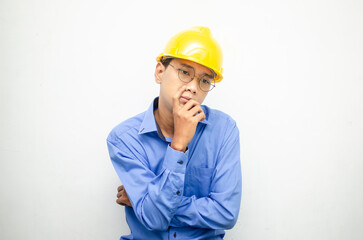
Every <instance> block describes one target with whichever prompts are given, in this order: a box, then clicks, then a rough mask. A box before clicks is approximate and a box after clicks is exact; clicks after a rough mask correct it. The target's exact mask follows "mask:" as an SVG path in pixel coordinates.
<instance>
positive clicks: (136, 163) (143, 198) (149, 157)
mask: <svg viewBox="0 0 363 240" xmlns="http://www.w3.org/2000/svg"><path fill="white" fill-rule="evenodd" d="M157 103H158V98H156V99H155V100H154V103H152V104H151V105H150V107H149V109H148V110H147V111H146V112H143V113H141V114H139V115H137V116H135V117H132V118H130V119H128V120H126V121H124V122H122V123H121V124H119V125H118V126H116V127H115V128H114V129H113V130H112V131H111V133H110V134H109V136H108V138H107V144H108V150H109V154H110V157H111V160H112V164H113V166H114V168H115V170H116V172H117V174H118V176H119V178H120V180H121V182H122V184H123V185H124V187H125V190H126V192H127V194H128V196H129V199H130V202H131V204H132V208H131V207H125V212H126V221H127V223H128V225H129V227H130V230H131V234H130V235H127V236H122V237H121V239H142V240H145V239H193V240H196V239H223V237H224V234H225V232H224V229H230V228H232V227H233V226H234V224H235V223H236V221H237V217H238V212H239V208H240V201H241V181H242V180H241V166H240V142H239V131H238V128H237V126H236V122H235V121H234V120H233V119H232V118H231V117H230V116H228V115H227V114H225V113H223V112H221V111H218V110H214V109H211V108H209V107H207V106H204V105H202V109H203V111H204V113H205V115H206V119H205V120H204V121H202V122H199V123H198V125H197V128H196V132H195V135H194V137H193V139H192V141H191V142H190V143H189V145H188V149H187V151H186V152H185V153H184V152H180V151H177V150H174V149H173V148H171V147H170V146H169V145H170V143H171V141H172V139H170V138H167V137H164V136H163V135H162V134H161V132H160V131H158V126H157V124H156V121H155V117H154V110H155V108H157Z"/></svg>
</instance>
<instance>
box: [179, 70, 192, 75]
mask: <svg viewBox="0 0 363 240" xmlns="http://www.w3.org/2000/svg"><path fill="white" fill-rule="evenodd" d="M180 72H181V73H182V74H183V75H185V76H189V75H190V74H189V72H188V71H185V70H183V69H180Z"/></svg>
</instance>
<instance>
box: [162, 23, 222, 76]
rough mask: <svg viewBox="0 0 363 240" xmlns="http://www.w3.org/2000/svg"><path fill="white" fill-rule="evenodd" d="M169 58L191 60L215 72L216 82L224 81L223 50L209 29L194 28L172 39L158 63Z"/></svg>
mask: <svg viewBox="0 0 363 240" xmlns="http://www.w3.org/2000/svg"><path fill="white" fill-rule="evenodd" d="M169 57H175V58H181V59H186V60H190V61H193V62H196V63H199V64H201V65H203V66H205V67H207V68H209V69H211V70H213V72H214V73H215V77H214V81H215V82H220V81H221V80H222V79H223V76H222V71H223V68H222V62H223V56H222V49H221V47H220V46H219V44H218V42H217V41H216V40H215V39H214V37H213V36H212V34H211V32H210V30H209V28H207V27H192V28H190V29H188V30H185V31H182V32H179V33H178V34H176V35H175V36H174V37H172V38H171V39H170V40H169V42H168V43H167V44H166V46H165V48H164V51H163V52H162V53H161V54H159V56H158V57H157V58H156V61H158V62H160V61H161V60H162V59H164V58H169Z"/></svg>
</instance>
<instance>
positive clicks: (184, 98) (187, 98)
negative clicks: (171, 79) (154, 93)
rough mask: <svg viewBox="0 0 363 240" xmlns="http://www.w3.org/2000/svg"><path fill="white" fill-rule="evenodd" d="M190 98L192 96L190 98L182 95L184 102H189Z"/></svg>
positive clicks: (181, 98) (181, 99)
mask: <svg viewBox="0 0 363 240" xmlns="http://www.w3.org/2000/svg"><path fill="white" fill-rule="evenodd" d="M190 99H192V98H190V97H184V96H181V97H180V101H181V102H183V103H187V102H188V101H189V100H190Z"/></svg>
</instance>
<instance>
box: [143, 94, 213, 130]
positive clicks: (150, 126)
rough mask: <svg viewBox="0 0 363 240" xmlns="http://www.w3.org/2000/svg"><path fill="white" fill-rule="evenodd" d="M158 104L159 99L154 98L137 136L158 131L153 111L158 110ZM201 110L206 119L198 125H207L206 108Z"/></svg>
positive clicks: (203, 107)
mask: <svg viewBox="0 0 363 240" xmlns="http://www.w3.org/2000/svg"><path fill="white" fill-rule="evenodd" d="M158 104H159V97H156V98H155V99H154V101H153V102H152V103H151V104H150V106H149V108H148V109H147V110H146V112H145V115H144V119H143V120H142V123H141V125H140V128H139V134H144V133H149V132H157V131H158V130H157V125H156V124H157V123H156V120H155V116H154V111H155V110H156V109H157V108H158ZM202 109H203V111H204V113H205V115H206V119H204V120H203V121H201V122H199V123H202V124H209V122H208V112H207V108H206V107H205V106H203V105H202Z"/></svg>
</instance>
